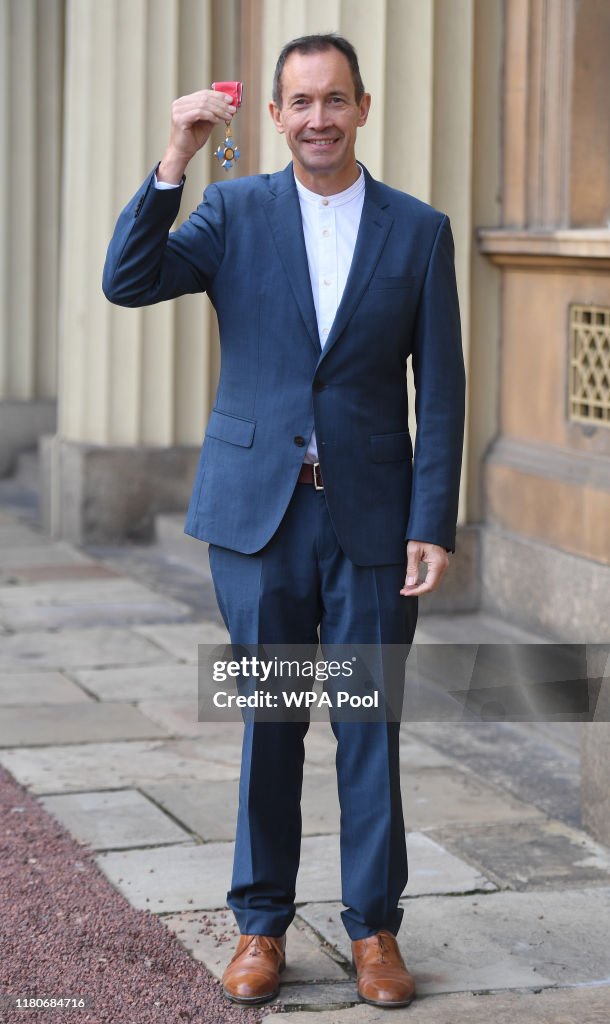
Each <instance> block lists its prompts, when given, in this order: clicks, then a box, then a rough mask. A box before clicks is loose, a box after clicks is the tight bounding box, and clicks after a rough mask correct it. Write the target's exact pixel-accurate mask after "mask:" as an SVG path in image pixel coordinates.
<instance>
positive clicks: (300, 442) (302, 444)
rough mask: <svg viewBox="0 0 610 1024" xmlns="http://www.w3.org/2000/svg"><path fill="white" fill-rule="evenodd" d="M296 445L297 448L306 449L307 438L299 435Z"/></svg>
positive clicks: (295, 439)
mask: <svg viewBox="0 0 610 1024" xmlns="http://www.w3.org/2000/svg"><path fill="white" fill-rule="evenodd" d="M294 443H295V444H296V446H297V448H304V447H305V438H304V437H301V435H300V434H297V436H296V437H295V438H294Z"/></svg>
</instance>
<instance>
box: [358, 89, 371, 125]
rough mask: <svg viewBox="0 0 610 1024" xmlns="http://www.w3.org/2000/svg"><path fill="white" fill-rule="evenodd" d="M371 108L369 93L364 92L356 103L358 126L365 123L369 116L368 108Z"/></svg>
mask: <svg viewBox="0 0 610 1024" xmlns="http://www.w3.org/2000/svg"><path fill="white" fill-rule="evenodd" d="M370 109H371V94H370V92H365V93H364V94H363V96H362V99H361V100H360V103H359V104H358V127H359V128H362V126H363V125H365V124H366V122H367V118H368V116H369V110H370Z"/></svg>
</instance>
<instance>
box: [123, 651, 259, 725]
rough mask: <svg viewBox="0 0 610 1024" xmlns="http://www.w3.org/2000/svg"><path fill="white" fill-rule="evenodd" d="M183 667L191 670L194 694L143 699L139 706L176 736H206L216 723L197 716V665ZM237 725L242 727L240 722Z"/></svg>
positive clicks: (144, 712) (145, 713)
mask: <svg viewBox="0 0 610 1024" xmlns="http://www.w3.org/2000/svg"><path fill="white" fill-rule="evenodd" d="M181 668H183V669H187V670H188V671H190V674H191V675H190V679H191V688H190V689H191V695H192V694H193V691H194V696H191V697H190V698H186V699H185V698H182V699H175V700H173V699H172V700H169V701H160V700H143V701H140V703H139V704H138V707H139V708H140V710H141V711H142V713H143V714H144V715H147V716H148V717H149V718H150V719H151V721H153V722H158V723H159V725H162V726H163V727H164V728H165V729H167V731H168V732H170V733H172V735H174V736H205V735H207V734H208V732H209V726H210V725H211V724H215V723H210V722H200V721H198V718H197V711H198V704H197V666H196V665H183V666H181ZM235 725H236V726H237V727H238V728H239V727H240V723H239V722H236V723H235Z"/></svg>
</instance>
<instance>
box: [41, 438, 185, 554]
mask: <svg viewBox="0 0 610 1024" xmlns="http://www.w3.org/2000/svg"><path fill="white" fill-rule="evenodd" d="M39 452H40V480H41V494H40V508H41V519H42V525H43V528H44V530H45V531H46V532H47V533H48V534H50V535H51V536H52V537H56V538H61V539H62V540H67V541H69V542H70V543H72V544H87V543H91V544H113V543H120V542H122V541H127V540H129V541H151V540H153V539H154V518H155V516H156V514H157V513H158V512H184V513H186V508H187V506H188V501H189V497H190V493H191V487H192V485H193V480H194V478H195V471H196V469H197V461H198V458H199V448H195V447H193V448H191V447H187V446H182V445H180V446H175V447H172V448H150V447H143V446H142V447H133V448H127V447H106V446H103V445H92V444H81V443H79V442H76V441H64V440H62V439H61V438H59V437H57V435H54V436H46V437H43V438H41V439H40V444H39Z"/></svg>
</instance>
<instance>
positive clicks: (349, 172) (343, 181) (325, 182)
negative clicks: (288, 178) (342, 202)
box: [292, 160, 360, 196]
mask: <svg viewBox="0 0 610 1024" xmlns="http://www.w3.org/2000/svg"><path fill="white" fill-rule="evenodd" d="M292 166H293V168H294V176H295V178H296V179H297V180H298V181H300V183H301V185H304V187H305V188H308V189H309V191H310V192H315V193H316V195H319V196H336V195H337V194H338V193H339V192H345V190H346V188H349V187H350V185H353V184H354V182H355V181H357V180H358V178H359V177H360V168H359V167H358V164H357V163H356V161H355V160H354V163H353V164H352V165H350V166H349V167H346V168H343V169H342V170H341V171H329V172H328V173H327V174H322V173H320V172H319V171H318V172H316V173H315V174H311V173H310V172H309V171H307V169H306V168H305V167H303V166H302V165H301V164H299V163H297V162H296V160H294V161H293V163H292Z"/></svg>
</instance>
